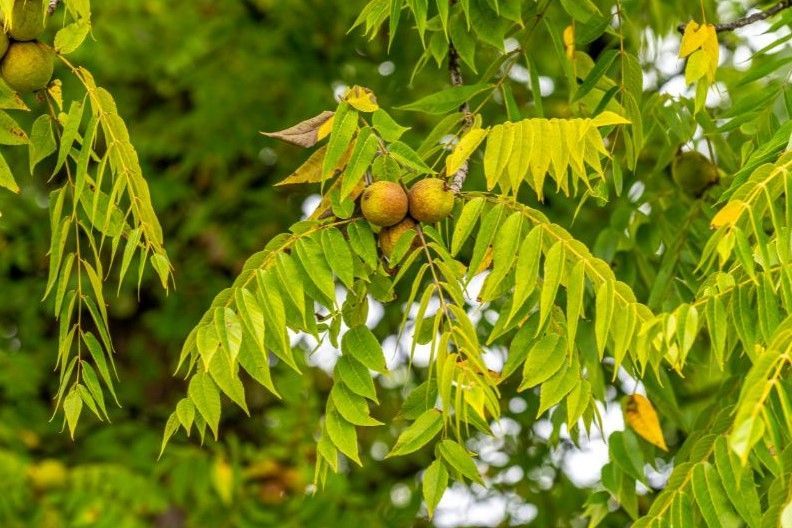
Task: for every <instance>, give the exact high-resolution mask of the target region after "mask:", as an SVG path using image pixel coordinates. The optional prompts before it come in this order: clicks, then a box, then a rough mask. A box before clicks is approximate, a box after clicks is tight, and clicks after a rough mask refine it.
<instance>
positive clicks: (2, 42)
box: [0, 31, 10, 58]
mask: <svg viewBox="0 0 792 528" xmlns="http://www.w3.org/2000/svg"><path fill="white" fill-rule="evenodd" d="M9 44H10V41H9V40H8V35H6V34H5V33H3V32H2V31H0V58H2V57H3V56H4V55H5V54H6V51H8V45H9Z"/></svg>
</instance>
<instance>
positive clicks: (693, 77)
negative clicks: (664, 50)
mask: <svg viewBox="0 0 792 528" xmlns="http://www.w3.org/2000/svg"><path fill="white" fill-rule="evenodd" d="M709 71H710V59H709V57H708V56H707V54H706V53H704V52H703V51H701V50H698V51H696V52H695V53H693V55H691V56H690V58H689V59H688V63H687V66H685V82H686V83H687V84H693V83H694V82H696V81H698V80H699V79H701V78H702V77H704V76H705V75H709Z"/></svg>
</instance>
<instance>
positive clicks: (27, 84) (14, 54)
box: [0, 42, 55, 94]
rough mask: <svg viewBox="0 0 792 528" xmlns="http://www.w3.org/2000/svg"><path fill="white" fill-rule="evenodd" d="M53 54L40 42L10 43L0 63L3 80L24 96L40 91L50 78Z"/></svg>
mask: <svg viewBox="0 0 792 528" xmlns="http://www.w3.org/2000/svg"><path fill="white" fill-rule="evenodd" d="M54 68H55V54H54V53H53V51H52V49H50V48H49V47H48V46H45V45H44V44H42V43H40V42H12V43H11V45H10V46H9V47H8V51H7V52H6V54H5V57H3V62H2V63H0V74H2V76H3V80H4V81H5V82H6V83H7V84H8V86H10V87H11V88H12V89H14V90H15V91H17V92H19V93H21V94H25V93H30V92H34V91H36V90H41V89H42V88H44V87H45V86H47V84H48V83H49V81H50V79H51V78H52V71H53V69H54Z"/></svg>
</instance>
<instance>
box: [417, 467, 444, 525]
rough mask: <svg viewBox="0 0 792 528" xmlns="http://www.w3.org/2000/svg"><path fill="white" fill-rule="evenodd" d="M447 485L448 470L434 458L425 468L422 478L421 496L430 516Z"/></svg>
mask: <svg viewBox="0 0 792 528" xmlns="http://www.w3.org/2000/svg"><path fill="white" fill-rule="evenodd" d="M447 487H448V471H447V470H446V468H445V466H444V465H443V463H442V462H440V461H439V460H435V461H433V462H432V463H431V464H429V467H427V468H426V470H425V471H424V474H423V479H422V489H423V498H424V501H425V502H426V507H427V509H428V510H429V516H430V517H431V516H432V514H433V513H434V510H435V507H437V504H438V503H439V502H440V499H441V498H442V497H443V494H444V493H445V490H446V488H447Z"/></svg>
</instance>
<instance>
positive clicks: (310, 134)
mask: <svg viewBox="0 0 792 528" xmlns="http://www.w3.org/2000/svg"><path fill="white" fill-rule="evenodd" d="M333 114H334V112H330V111H329V110H326V111H324V112H322V113H321V114H319V115H317V116H314V117H312V118H310V119H306V120H305V121H302V122H300V123H297V124H296V125H294V126H292V127H289V128H287V129H285V130H279V131H278V132H262V134H264V135H265V136H267V137H271V138H275V139H280V140H282V141H286V142H287V143H291V144H293V145H297V146H300V147H304V148H310V147H313V146H314V145H316V142H317V141H319V139H321V138H320V137H319V134H318V131H319V129H320V128H321V127H322V125H324V124H325V123H326V122H327V121H328V120H329V119H331V118H332V117H333Z"/></svg>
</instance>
